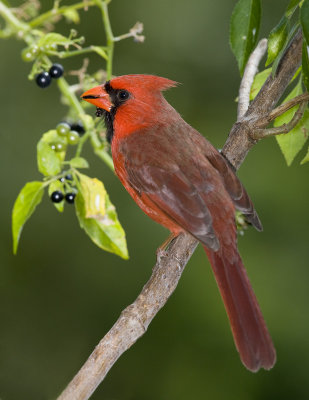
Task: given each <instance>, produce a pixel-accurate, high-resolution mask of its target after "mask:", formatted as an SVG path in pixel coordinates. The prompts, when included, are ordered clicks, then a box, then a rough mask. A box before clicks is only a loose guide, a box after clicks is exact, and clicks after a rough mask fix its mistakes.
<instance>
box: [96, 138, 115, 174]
mask: <svg viewBox="0 0 309 400" xmlns="http://www.w3.org/2000/svg"><path fill="white" fill-rule="evenodd" d="M90 140H91V144H92V147H93V151H94V153H95V154H96V155H97V156H98V157H99V158H101V160H103V161H104V162H105V164H106V165H107V166H108V167H109V168H110V169H111V170H112V171H113V172H115V170H114V163H113V159H112V157H111V156H110V155H109V154H108V153H107V151H106V150H105V149H104V145H103V144H102V142H101V141H100V140H99V139H98V137H97V135H96V133H95V131H90Z"/></svg>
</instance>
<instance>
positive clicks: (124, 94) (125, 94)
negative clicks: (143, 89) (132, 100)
mask: <svg viewBox="0 0 309 400" xmlns="http://www.w3.org/2000/svg"><path fill="white" fill-rule="evenodd" d="M129 96H130V93H129V92H128V91H127V90H120V91H119V92H118V94H117V97H118V99H119V100H121V101H124V100H127V99H128V98H129Z"/></svg>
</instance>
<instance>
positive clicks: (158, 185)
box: [82, 75, 276, 372]
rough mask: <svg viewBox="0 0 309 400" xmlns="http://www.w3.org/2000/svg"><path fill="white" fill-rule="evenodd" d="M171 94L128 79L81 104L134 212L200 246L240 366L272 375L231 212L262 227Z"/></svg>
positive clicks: (147, 80) (151, 82) (149, 81)
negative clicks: (101, 131)
mask: <svg viewBox="0 0 309 400" xmlns="http://www.w3.org/2000/svg"><path fill="white" fill-rule="evenodd" d="M173 86H176V82H174V81H171V80H169V79H166V78H160V77H157V76H151V75H125V76H120V77H117V78H114V79H112V80H110V81H108V82H106V83H105V84H104V85H101V86H97V87H95V88H93V89H90V90H88V91H87V92H85V93H84V94H83V95H82V98H83V99H84V100H86V101H88V102H89V103H92V104H94V105H95V106H97V108H98V110H97V115H103V117H104V120H105V124H106V127H107V139H108V140H109V141H110V143H111V150H112V156H113V160H114V166H115V171H116V174H117V175H118V177H119V179H120V181H121V182H122V184H123V185H124V187H125V188H126V189H127V191H128V192H129V193H130V195H131V196H132V197H133V199H134V200H135V202H136V203H137V205H138V206H139V207H140V208H141V209H142V210H143V211H144V212H145V213H146V214H147V215H149V217H150V218H152V219H153V220H154V221H156V222H158V223H159V224H161V225H163V226H165V227H166V228H168V229H169V230H170V232H171V233H172V234H173V236H175V237H176V236H177V235H179V234H180V233H181V232H189V233H190V234H191V235H192V236H194V237H195V238H196V239H197V240H199V241H200V242H201V243H202V245H203V247H204V249H205V251H206V253H207V256H208V258H209V261H210V264H211V266H212V269H213V272H214V275H215V278H216V281H217V284H218V286H219V290H220V292H221V296H222V298H223V302H224V304H225V308H226V311H227V314H228V317H229V320H230V324H231V328H232V333H233V336H234V341H235V344H236V348H237V350H238V351H239V353H240V358H241V361H242V362H243V364H244V365H245V366H246V367H247V368H248V369H249V370H251V371H253V372H255V371H258V370H259V369H260V368H261V367H262V368H265V369H270V368H272V367H273V365H274V363H275V361H276V352H275V349H274V346H273V344H272V340H271V338H270V335H269V333H268V330H267V327H266V324H265V321H264V319H263V316H262V313H261V310H260V308H259V305H258V302H257V299H256V297H255V294H254V292H253V289H252V287H251V284H250V282H249V279H248V276H247V273H246V271H245V269H244V266H243V263H242V260H241V258H240V255H239V253H238V250H237V237H236V226H235V209H237V210H240V211H241V212H242V213H243V214H244V216H245V217H246V219H247V221H248V222H250V223H251V224H252V225H253V226H254V227H255V228H256V229H257V230H259V231H260V230H262V225H261V222H260V220H259V218H258V216H257V213H256V211H255V209H254V207H253V204H252V202H251V200H250V198H249V196H248V194H247V193H246V191H245V189H244V187H243V186H242V184H241V183H240V181H239V179H238V178H237V176H236V175H235V173H234V171H233V169H232V167H231V166H230V164H229V162H228V161H227V160H226V159H225V158H224V157H223V156H222V155H221V154H220V153H219V152H218V151H217V150H216V149H215V148H214V147H213V146H212V144H211V143H209V142H208V141H207V140H206V139H205V138H204V137H203V136H201V135H200V134H199V133H198V132H197V131H196V130H195V129H193V128H192V127H191V126H190V125H188V124H187V123H186V122H185V121H184V120H183V119H182V118H181V116H180V115H179V114H178V113H177V111H176V110H175V109H174V108H173V107H172V106H171V105H170V104H169V103H168V102H167V101H166V100H165V98H164V96H163V94H162V91H163V90H166V89H168V88H171V87H173Z"/></svg>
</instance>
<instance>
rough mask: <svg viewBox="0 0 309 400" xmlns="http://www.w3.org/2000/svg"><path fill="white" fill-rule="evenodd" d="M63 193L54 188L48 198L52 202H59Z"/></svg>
mask: <svg viewBox="0 0 309 400" xmlns="http://www.w3.org/2000/svg"><path fill="white" fill-rule="evenodd" d="M63 197H64V196H63V193H62V192H60V190H55V191H54V192H53V193H52V194H51V196H50V199H51V201H52V202H53V203H60V202H61V201H62V200H63Z"/></svg>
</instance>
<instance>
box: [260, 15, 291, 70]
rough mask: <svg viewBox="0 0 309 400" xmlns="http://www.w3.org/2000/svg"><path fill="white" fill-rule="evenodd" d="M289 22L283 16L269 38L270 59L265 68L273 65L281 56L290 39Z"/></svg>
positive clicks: (268, 58)
mask: <svg viewBox="0 0 309 400" xmlns="http://www.w3.org/2000/svg"><path fill="white" fill-rule="evenodd" d="M288 24H289V20H288V18H287V17H285V16H283V17H282V18H281V20H280V22H279V24H278V25H277V26H275V28H274V29H273V30H272V31H271V32H270V34H269V37H268V57H267V61H266V64H265V66H267V65H269V64H271V63H272V62H273V61H274V59H275V58H276V57H277V55H278V54H279V52H280V50H281V49H282V47H283V46H284V44H285V42H286V39H287V37H288Z"/></svg>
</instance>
